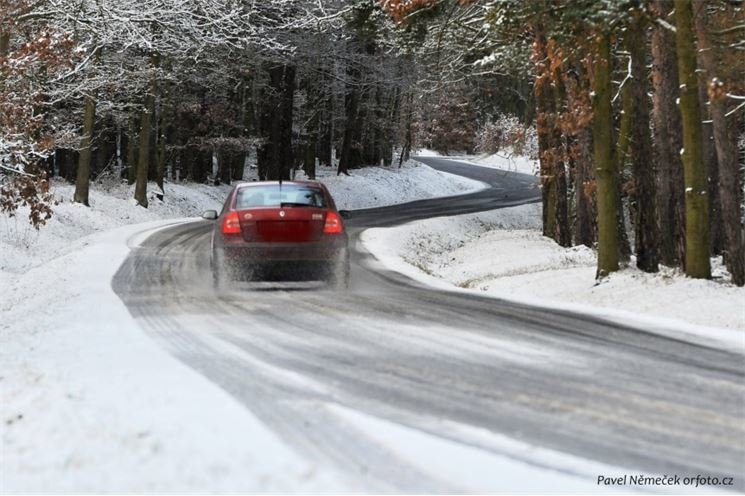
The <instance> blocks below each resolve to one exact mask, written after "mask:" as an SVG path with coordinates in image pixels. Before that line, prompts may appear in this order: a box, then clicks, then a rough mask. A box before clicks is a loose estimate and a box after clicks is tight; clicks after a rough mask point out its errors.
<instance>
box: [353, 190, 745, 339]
mask: <svg viewBox="0 0 745 496" xmlns="http://www.w3.org/2000/svg"><path fill="white" fill-rule="evenodd" d="M362 240H363V242H364V244H365V246H366V247H367V249H368V250H369V251H370V252H372V254H373V255H375V257H376V258H378V259H379V260H380V261H381V262H383V264H384V265H386V266H388V267H389V268H391V269H394V270H397V271H399V272H402V273H404V274H406V275H408V276H409V277H412V278H414V279H417V280H419V281H422V282H425V283H426V284H429V285H433V286H437V287H441V288H446V289H450V290H462V291H470V292H476V293H478V294H482V295H488V296H493V297H497V298H504V299H509V300H513V301H519V302H523V303H527V304H533V305H538V306H544V307H552V308H558V309H564V310H574V311H578V312H582V313H590V314H594V315H599V316H602V317H605V318H609V319H612V320H616V321H619V322H622V323H626V324H632V325H636V326H639V327H641V328H643V329H646V330H650V331H653V332H658V333H661V334H668V335H674V336H676V337H679V338H680V337H682V338H686V339H690V340H693V341H696V342H703V343H706V344H716V345H719V346H725V347H727V348H731V347H736V348H738V349H740V350H743V351H745V288H738V287H736V286H734V285H732V284H729V283H728V282H727V277H728V276H727V274H726V271H725V270H724V268H723V267H722V266H721V261H719V260H714V274H715V279H714V280H711V281H707V280H698V279H691V278H687V277H685V275H684V274H682V273H681V272H680V271H679V270H676V269H670V268H666V267H662V268H661V270H660V272H659V273H657V274H648V273H645V272H642V271H640V270H638V269H636V268H635V267H633V264H632V265H631V266H629V267H627V268H625V269H623V270H621V271H619V272H617V273H614V274H611V275H610V276H609V277H607V278H605V279H603V280H601V281H600V282H596V280H595V272H596V267H597V255H596V252H595V251H594V250H592V249H590V248H587V247H585V246H575V247H572V248H563V247H561V246H559V245H557V244H556V243H555V242H554V241H552V240H550V239H548V238H546V237H544V236H542V235H541V205H540V203H534V204H528V205H522V206H518V207H511V208H504V209H498V210H493V211H490V212H481V213H475V214H467V215H459V216H454V217H446V218H438V219H428V220H422V221H417V222H412V223H409V224H405V225H402V226H398V227H394V228H388V229H380V228H376V229H368V230H366V231H365V232H364V233H363V234H362ZM632 262H633V260H632Z"/></svg>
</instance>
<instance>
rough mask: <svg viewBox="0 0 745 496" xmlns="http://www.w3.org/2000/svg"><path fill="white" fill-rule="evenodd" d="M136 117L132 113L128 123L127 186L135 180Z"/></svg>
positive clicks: (134, 113)
mask: <svg viewBox="0 0 745 496" xmlns="http://www.w3.org/2000/svg"><path fill="white" fill-rule="evenodd" d="M138 117H140V115H139V114H138V113H136V112H132V116H131V117H130V121H129V133H128V136H129V138H128V139H127V184H129V185H132V184H134V183H135V180H136V179H137V139H135V136H138V135H139V133H140V130H139V125H138V122H137V120H138Z"/></svg>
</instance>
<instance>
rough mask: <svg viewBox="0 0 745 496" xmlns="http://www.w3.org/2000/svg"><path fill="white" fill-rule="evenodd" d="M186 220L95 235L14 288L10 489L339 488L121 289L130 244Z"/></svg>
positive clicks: (2, 308) (3, 474) (5, 458)
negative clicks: (155, 333) (186, 356)
mask: <svg viewBox="0 0 745 496" xmlns="http://www.w3.org/2000/svg"><path fill="white" fill-rule="evenodd" d="M173 222H174V221H160V222H151V223H148V224H138V225H136V226H128V227H123V228H119V229H115V230H113V231H108V232H106V233H103V234H97V235H93V236H89V237H86V238H84V239H83V240H81V241H79V242H77V243H76V244H75V246H74V248H75V249H74V250H71V251H70V252H69V253H67V254H64V255H61V256H59V257H57V258H55V259H54V260H51V261H49V262H47V263H45V264H43V265H41V266H39V267H36V268H33V269H31V270H30V271H28V272H27V273H26V274H25V275H24V277H23V278H22V279H19V280H16V281H15V282H14V283H13V284H12V285H11V286H9V287H7V289H8V291H4V295H3V300H2V303H0V313H2V315H3V319H2V322H1V323H0V341H2V343H3V345H2V347H0V390H1V393H2V394H1V396H2V401H0V420H2V422H0V439H1V442H2V469H1V470H0V492H1V493H29V492H32V493H51V492H54V493H60V492H64V493H84V492H94V493H96V492H98V493H100V492H120V493H133V492H148V493H152V492H155V493H164V492H177V493H187V492H188V493H193V492H196V493H208V492H209V493H214V492H245V493H255V492H317V491H321V492H328V491H334V490H336V489H337V488H338V487H339V483H338V482H337V481H336V480H335V479H334V477H332V476H330V475H328V474H324V473H322V472H321V471H319V470H318V469H317V467H315V466H314V465H313V464H312V463H310V462H308V461H306V460H303V459H300V458H299V457H298V456H297V455H295V454H294V453H293V452H292V451H291V450H290V449H289V448H288V447H287V446H286V445H285V444H283V443H282V442H281V441H280V440H279V439H278V438H277V437H276V436H275V435H274V434H273V433H272V432H270V431H269V430H268V429H267V428H266V427H264V425H263V424H261V423H260V422H259V421H258V420H257V419H256V418H255V417H254V416H253V415H252V414H251V413H250V412H249V411H248V410H246V409H245V408H244V407H243V406H242V405H240V404H239V403H238V402H237V400H235V399H233V398H232V397H231V396H230V395H229V394H228V393H226V392H224V391H222V390H221V389H219V388H218V387H216V386H215V385H214V384H212V383H211V382H209V381H208V380H207V379H205V378H204V377H203V376H201V375H200V374H198V373H197V372H195V371H193V370H192V369H190V368H189V367H187V366H186V365H184V364H182V363H181V362H179V361H178V360H177V359H176V358H174V357H173V356H171V355H170V354H169V353H168V352H166V351H164V350H162V349H161V348H159V347H158V346H157V345H156V344H155V343H154V342H153V341H151V340H150V339H149V338H148V337H147V336H145V335H144V334H143V333H142V331H141V330H140V329H139V328H138V327H137V325H136V323H135V321H134V319H133V318H132V317H131V316H130V314H129V312H128V311H127V309H126V308H125V306H124V304H123V303H122V302H121V300H119V298H118V297H117V296H116V295H115V294H114V292H113V290H112V289H111V284H110V281H111V277H112V276H113V275H114V273H115V272H116V270H117V269H118V267H119V265H120V264H121V262H122V261H123V260H124V258H125V257H126V256H127V253H128V252H129V248H130V247H132V246H136V245H137V243H138V242H139V241H140V240H142V239H144V238H145V237H146V236H147V235H148V234H150V233H151V232H153V230H154V229H157V228H158V227H162V226H166V225H168V224H169V223H173ZM3 287H4V288H6V287H5V286H3Z"/></svg>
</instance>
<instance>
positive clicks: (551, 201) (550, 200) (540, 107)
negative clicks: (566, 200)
mask: <svg viewBox="0 0 745 496" xmlns="http://www.w3.org/2000/svg"><path fill="white" fill-rule="evenodd" d="M534 30H535V39H534V42H533V59H534V62H535V63H534V72H535V83H534V85H533V93H534V94H535V105H536V132H537V134H538V158H539V161H540V176H541V199H542V204H543V209H542V213H543V235H544V236H546V237H549V238H552V239H553V238H554V234H555V232H556V210H555V207H556V194H555V184H554V178H553V165H552V160H553V158H552V156H551V145H552V144H551V137H552V130H553V118H552V117H551V105H550V97H549V94H548V85H549V76H550V74H549V71H548V67H547V66H546V63H545V59H546V38H545V37H544V36H543V33H542V27H541V26H536V27H535V29H534Z"/></svg>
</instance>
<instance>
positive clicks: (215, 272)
mask: <svg viewBox="0 0 745 496" xmlns="http://www.w3.org/2000/svg"><path fill="white" fill-rule="evenodd" d="M210 268H211V269H212V285H213V287H214V288H215V289H224V288H225V285H226V283H227V281H228V274H227V271H226V270H225V262H224V260H222V258H221V257H219V256H218V254H217V250H215V251H214V252H213V253H212V258H211V259H210Z"/></svg>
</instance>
